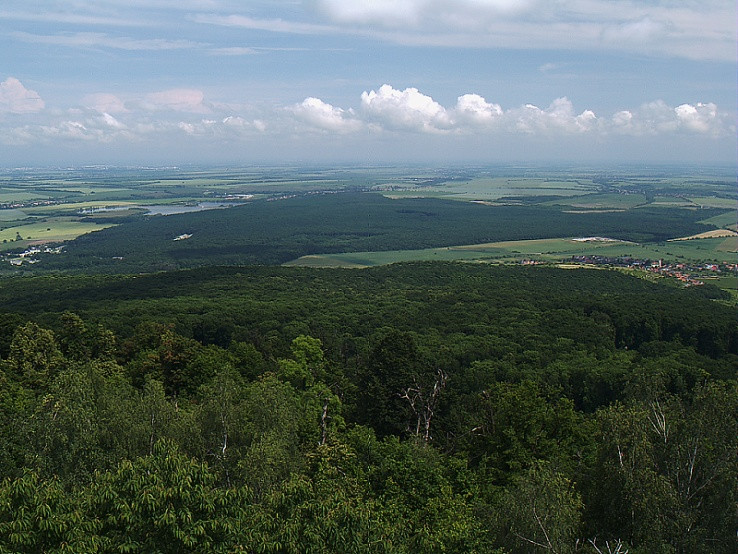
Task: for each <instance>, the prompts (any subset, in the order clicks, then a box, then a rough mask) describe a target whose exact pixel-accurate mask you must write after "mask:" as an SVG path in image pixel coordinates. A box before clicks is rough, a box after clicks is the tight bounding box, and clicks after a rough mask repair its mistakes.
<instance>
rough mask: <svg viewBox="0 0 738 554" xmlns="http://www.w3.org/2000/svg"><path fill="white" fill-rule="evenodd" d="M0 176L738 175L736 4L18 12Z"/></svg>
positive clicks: (373, 0) (213, 6) (8, 4)
mask: <svg viewBox="0 0 738 554" xmlns="http://www.w3.org/2000/svg"><path fill="white" fill-rule="evenodd" d="M0 54H1V55H0V166H2V167H21V166H49V165H63V166H67V165H90V164H96V165H97V164H111V165H151V164H155V165H179V164H188V163H196V164H201V163H214V164H266V163H338V162H340V163H362V164H372V163H378V164H382V163H437V164H452V163H470V162H473V163H500V162H542V163H544V162H551V161H564V162H570V161H571V162H616V163H631V162H635V163H641V162H645V163H670V162H684V163H694V164H713V163H728V164H735V162H736V147H737V144H736V115H737V109H736V102H737V101H738V100H737V98H738V90H737V88H738V85H737V84H736V3H735V0H269V1H266V0H36V1H34V2H28V1H27V0H3V2H1V3H0Z"/></svg>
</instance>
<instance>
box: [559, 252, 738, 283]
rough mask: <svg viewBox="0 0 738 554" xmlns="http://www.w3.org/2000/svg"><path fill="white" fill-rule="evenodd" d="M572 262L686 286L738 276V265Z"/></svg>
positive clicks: (584, 259) (598, 258)
mask: <svg viewBox="0 0 738 554" xmlns="http://www.w3.org/2000/svg"><path fill="white" fill-rule="evenodd" d="M571 262H574V263H576V264H585V265H596V266H607V267H620V268H626V269H635V270H642V271H648V272H651V273H656V274H658V275H662V276H664V277H673V278H674V279H677V280H678V281H681V282H682V283H684V285H685V286H700V285H704V284H705V279H709V278H711V277H712V278H714V277H717V276H718V275H721V274H726V273H727V274H730V273H733V274H736V275H738V263H683V262H679V263H669V262H664V260H660V259H659V260H649V259H646V260H641V259H638V258H632V257H617V258H613V257H608V256H596V255H586V254H585V255H580V256H572V257H571Z"/></svg>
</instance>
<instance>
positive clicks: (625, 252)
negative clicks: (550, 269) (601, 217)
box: [285, 237, 738, 267]
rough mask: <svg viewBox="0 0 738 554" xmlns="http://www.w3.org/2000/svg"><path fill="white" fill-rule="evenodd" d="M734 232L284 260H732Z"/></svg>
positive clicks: (335, 263) (359, 263) (320, 263)
mask: <svg viewBox="0 0 738 554" xmlns="http://www.w3.org/2000/svg"><path fill="white" fill-rule="evenodd" d="M737 254H738V237H728V238H712V239H693V240H688V241H687V240H685V241H669V242H666V243H664V242H661V243H653V244H639V243H634V242H629V241H619V240H608V241H581V240H575V239H572V238H554V239H537V240H520V241H500V242H493V243H486V244H470V245H463V246H449V247H444V248H426V249H420V250H393V251H386V252H350V253H341V254H322V255H310V256H304V257H301V258H299V259H296V260H292V261H290V262H287V263H286V264H285V265H292V266H308V267H372V266H376V265H384V264H389V263H395V262H411V261H413V262H414V261H434V260H442V261H478V262H495V263H516V262H521V261H524V260H530V261H541V262H549V263H553V262H560V261H562V260H565V259H567V258H571V257H572V256H595V255H596V256H605V257H609V258H617V257H633V258H638V259H649V260H664V261H668V262H675V263H676V262H694V263H698V262H708V261H714V262H718V263H731V262H735V260H736V255H737Z"/></svg>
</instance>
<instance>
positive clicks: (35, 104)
mask: <svg viewBox="0 0 738 554" xmlns="http://www.w3.org/2000/svg"><path fill="white" fill-rule="evenodd" d="M44 106H45V104H44V101H43V100H42V99H41V97H40V96H39V94H38V93H37V92H36V91H35V90H30V89H27V88H26V87H24V86H23V83H21V82H20V81H19V80H18V79H16V78H15V77H8V78H7V79H5V81H3V82H2V83H0V113H3V112H6V113H13V114H27V113H35V112H40V111H41V110H43V109H44Z"/></svg>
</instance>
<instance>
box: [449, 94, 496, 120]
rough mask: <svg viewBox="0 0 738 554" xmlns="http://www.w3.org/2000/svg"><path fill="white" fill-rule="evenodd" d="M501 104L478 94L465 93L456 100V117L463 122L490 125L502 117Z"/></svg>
mask: <svg viewBox="0 0 738 554" xmlns="http://www.w3.org/2000/svg"><path fill="white" fill-rule="evenodd" d="M502 114H503V112H502V108H501V107H500V105H499V104H491V103H489V102H487V100H485V99H484V98H483V97H482V96H479V95H478V94H464V95H463V96H459V98H458V99H457V100H456V118H457V119H458V120H459V121H460V122H461V123H462V124H463V123H469V124H471V125H479V126H490V125H494V124H496V123H497V122H498V121H499V120H500V118H501V117H502Z"/></svg>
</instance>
